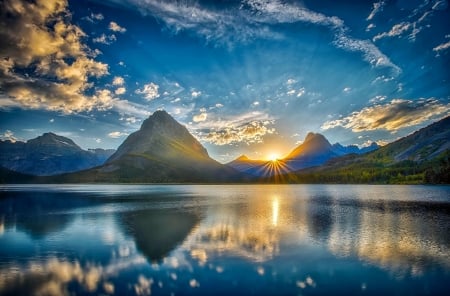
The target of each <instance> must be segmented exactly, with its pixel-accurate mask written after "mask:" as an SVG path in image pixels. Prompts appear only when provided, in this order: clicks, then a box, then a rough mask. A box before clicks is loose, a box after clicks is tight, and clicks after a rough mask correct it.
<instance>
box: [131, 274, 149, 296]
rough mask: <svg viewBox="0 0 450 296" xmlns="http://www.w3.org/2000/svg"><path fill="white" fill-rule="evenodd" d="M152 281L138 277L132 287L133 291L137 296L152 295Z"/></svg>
mask: <svg viewBox="0 0 450 296" xmlns="http://www.w3.org/2000/svg"><path fill="white" fill-rule="evenodd" d="M152 285H153V279H151V278H150V279H149V278H146V277H145V276H144V275H139V278H138V281H137V283H136V284H135V285H134V291H135V292H136V294H137V295H150V294H151V293H152V290H151V288H152Z"/></svg>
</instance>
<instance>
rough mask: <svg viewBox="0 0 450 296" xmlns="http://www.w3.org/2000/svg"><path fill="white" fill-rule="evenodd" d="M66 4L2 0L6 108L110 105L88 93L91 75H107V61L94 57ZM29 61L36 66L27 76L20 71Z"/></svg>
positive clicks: (0, 56) (0, 48)
mask: <svg viewBox="0 0 450 296" xmlns="http://www.w3.org/2000/svg"><path fill="white" fill-rule="evenodd" d="M67 5H68V4H67V1H65V0H49V1H44V0H36V1H33V2H29V1H15V2H14V5H10V2H4V1H3V2H0V19H2V21H3V24H2V26H1V27H0V40H3V41H4V42H2V43H1V45H0V77H1V79H0V89H2V93H3V95H4V97H5V100H3V98H2V103H1V104H0V105H1V107H2V108H4V107H8V106H16V107H17V106H19V107H21V108H25V109H46V110H51V111H61V112H64V113H73V112H82V111H91V110H93V109H104V108H105V107H106V106H108V105H109V106H110V104H109V102H105V101H99V100H97V98H96V97H95V96H88V95H86V94H85V92H86V91H87V90H89V89H90V88H91V87H92V83H91V81H90V79H91V78H93V77H94V78H98V77H101V76H104V75H107V74H108V65H107V64H104V63H101V62H97V61H95V60H94V59H93V58H94V57H95V55H96V53H95V51H93V50H91V49H89V48H88V47H87V46H86V45H85V44H83V43H82V39H83V38H84V37H85V36H86V34H85V33H84V32H83V31H82V30H81V29H80V28H79V27H78V26H76V25H73V24H71V23H70V17H68V16H70V13H69V11H68V9H67ZM11 16H13V17H11ZM31 66H33V67H35V69H36V70H35V71H34V72H30V73H27V75H25V74H24V73H23V72H21V71H19V70H18V69H23V68H28V67H31ZM49 78H51V79H49Z"/></svg>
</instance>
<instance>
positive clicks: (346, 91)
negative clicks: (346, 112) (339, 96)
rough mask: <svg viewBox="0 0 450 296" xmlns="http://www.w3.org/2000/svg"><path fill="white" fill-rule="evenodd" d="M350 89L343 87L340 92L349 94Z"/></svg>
mask: <svg viewBox="0 0 450 296" xmlns="http://www.w3.org/2000/svg"><path fill="white" fill-rule="evenodd" d="M351 90H352V89H351V88H350V87H345V88H344V89H343V90H342V91H343V92H345V93H348V92H350V91H351Z"/></svg>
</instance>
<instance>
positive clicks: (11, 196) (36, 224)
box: [0, 191, 90, 238]
mask: <svg viewBox="0 0 450 296" xmlns="http://www.w3.org/2000/svg"><path fill="white" fill-rule="evenodd" d="M89 204H90V201H88V200H86V199H83V198H77V196H76V195H74V194H70V193H67V192H66V193H56V192H53V193H52V192H45V193H44V192H38V191H37V192H33V193H32V194H30V193H29V192H8V193H6V192H2V191H0V216H3V217H5V227H6V228H9V227H11V226H12V225H14V226H16V227H18V228H20V229H22V230H23V231H25V232H26V233H27V234H28V235H30V236H31V237H33V238H42V237H44V236H46V235H48V234H51V233H55V232H58V231H61V230H63V229H64V228H65V227H66V226H67V224H68V223H69V222H70V221H71V219H72V218H71V217H72V216H70V215H65V214H61V213H58V212H62V211H65V210H68V209H73V208H77V207H83V206H87V205H89Z"/></svg>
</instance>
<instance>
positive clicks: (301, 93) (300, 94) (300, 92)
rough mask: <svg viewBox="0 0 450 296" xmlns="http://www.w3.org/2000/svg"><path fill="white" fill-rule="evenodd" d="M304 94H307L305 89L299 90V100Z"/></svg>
mask: <svg viewBox="0 0 450 296" xmlns="http://www.w3.org/2000/svg"><path fill="white" fill-rule="evenodd" d="M304 94H305V88H304V87H302V88H301V89H299V90H298V93H297V97H298V98H299V97H301V96H303V95H304Z"/></svg>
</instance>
